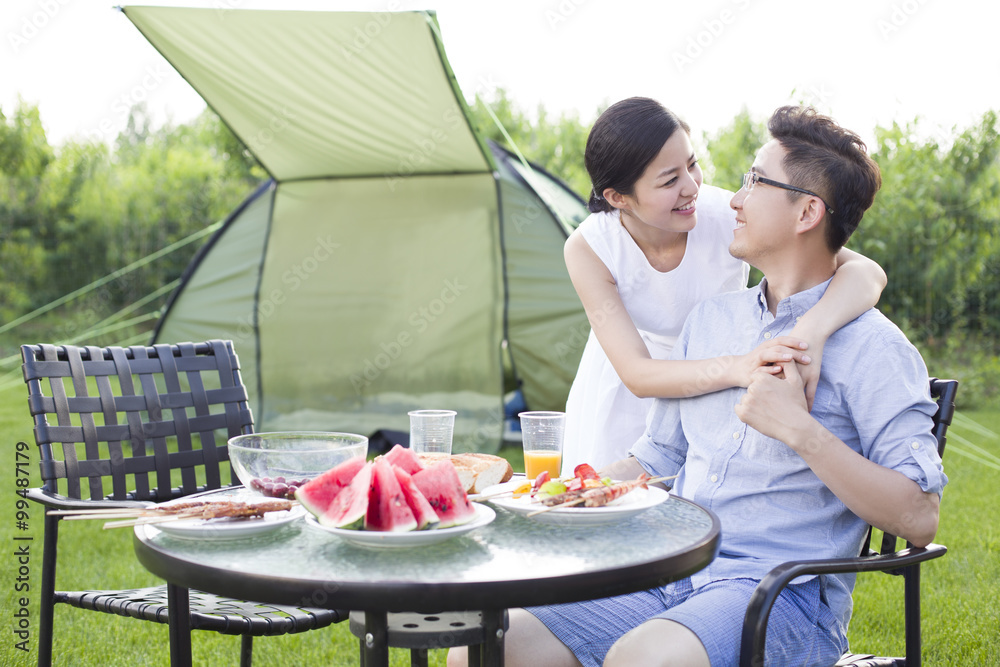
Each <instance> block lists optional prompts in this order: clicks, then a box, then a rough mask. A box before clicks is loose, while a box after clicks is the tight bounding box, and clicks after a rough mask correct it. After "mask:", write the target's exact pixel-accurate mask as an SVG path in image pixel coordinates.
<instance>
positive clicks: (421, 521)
mask: <svg viewBox="0 0 1000 667" xmlns="http://www.w3.org/2000/svg"><path fill="white" fill-rule="evenodd" d="M392 471H393V472H394V473H396V481H397V482H399V488H400V489H402V490H403V495H404V496H405V497H406V503H407V504H408V505H409V506H410V511H411V512H413V518H415V519H416V520H417V530H432V529H434V528H437V527H438V524H440V522H441V520H440V519H438V515H437V512H435V511H434V508H433V507H431V504H430V503H429V502H427V499H426V498H424V494H422V493H420V489H418V488H417V486H416V485H415V484H414V483H413V478H412V477H410V473H408V472H406V471H405V470H403V469H402V468H400V467H398V466H392Z"/></svg>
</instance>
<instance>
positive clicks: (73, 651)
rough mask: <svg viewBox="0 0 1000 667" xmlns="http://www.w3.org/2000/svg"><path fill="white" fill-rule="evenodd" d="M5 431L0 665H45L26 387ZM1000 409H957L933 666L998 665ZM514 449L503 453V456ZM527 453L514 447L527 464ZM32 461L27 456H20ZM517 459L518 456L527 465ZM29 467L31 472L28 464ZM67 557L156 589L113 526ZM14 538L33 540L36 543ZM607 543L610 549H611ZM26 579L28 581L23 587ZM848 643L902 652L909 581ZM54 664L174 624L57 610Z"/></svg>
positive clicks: (867, 605) (305, 646)
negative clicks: (26, 502)
mask: <svg viewBox="0 0 1000 667" xmlns="http://www.w3.org/2000/svg"><path fill="white" fill-rule="evenodd" d="M0 433H3V438H4V441H5V443H4V444H5V449H4V451H5V452H6V453H7V457H8V458H7V461H8V463H7V464H6V465H4V466H3V469H4V470H6V471H7V473H6V475H5V479H4V480H3V489H4V491H5V493H4V494H3V497H4V498H6V499H7V500H6V501H5V502H6V510H5V516H4V517H3V521H2V522H0V537H2V539H3V543H4V545H5V547H4V549H3V552H4V556H3V557H2V558H0V560H2V562H3V567H4V570H3V571H4V587H3V609H4V610H5V612H4V615H5V616H6V617H7V618H6V621H7V627H8V628H11V630H9V631H7V632H4V633H3V635H2V636H3V642H2V644H0V666H6V665H11V666H14V665H30V664H34V662H35V660H36V658H37V652H36V643H37V629H38V604H37V588H38V585H39V580H40V577H41V556H42V542H41V540H42V511H41V508H40V507H39V506H36V505H34V504H32V505H31V507H30V508H29V509H28V520H27V524H28V527H27V530H19V529H18V527H17V521H18V517H17V511H18V510H17V507H16V502H17V499H18V498H17V496H16V494H15V493H14V492H15V490H16V484H17V481H16V480H17V477H16V472H15V468H16V464H17V458H16V455H17V454H16V443H17V442H18V441H23V442H26V443H28V444H29V445H30V447H29V449H28V455H29V456H30V462H29V463H30V464H29V466H28V469H29V470H30V473H31V485H32V486H36V485H37V484H38V476H37V467H38V464H37V461H38V457H37V455H36V452H35V449H36V448H35V445H34V440H33V438H32V434H31V420H30V418H29V416H28V411H27V400H26V391H25V389H24V388H23V386H22V387H14V388H10V389H6V390H2V391H0ZM998 433H1000V412H986V411H979V412H969V413H964V412H960V413H959V415H958V417H957V418H956V421H955V424H954V425H953V426H952V429H951V431H950V432H949V450H948V453H947V455H946V458H945V468H946V470H947V473H948V476H949V478H950V484H949V486H948V488H947V490H946V492H945V496H944V502H943V505H942V511H941V528H940V530H939V532H938V537H937V540H936V541H937V542H939V543H941V544H945V545H947V546H948V549H949V551H948V554H947V555H946V556H945V557H943V558H941V559H938V560H935V561H931V562H930V563H928V564H925V565H924V567H923V590H922V593H923V595H922V600H923V627H924V631H923V640H924V660H925V664H928V665H998V664H1000V605H998V604H997V602H996V601H997V600H998V599H1000V559H998V557H997V554H998V553H1000V535H998V522H997V520H996V513H997V506H998V502H997V501H998V500H1000V495H998V493H997V488H998V486H1000V465H998V463H997V462H998V461H1000V436H998V435H997V434H998ZM505 453H506V452H505ZM519 454H520V452H512V455H513V456H512V458H514V459H518V458H519ZM22 460H23V459H22ZM519 465H520V461H519V460H516V461H515V466H516V467H517V466H519ZM22 469H23V466H22ZM60 533H61V540H60V546H61V552H60V558H59V568H60V578H59V585H60V587H61V588H87V587H90V586H98V585H99V586H101V587H119V586H120V587H126V586H149V585H155V584H156V583H158V581H157V579H156V578H155V577H153V576H152V575H151V574H149V573H148V572H146V571H145V570H144V569H143V568H142V566H141V565H139V563H138V562H137V561H136V560H135V558H134V556H133V552H132V544H131V533H130V532H129V531H127V530H123V531H104V530H102V529H101V527H100V525H99V522H86V521H81V522H74V523H73V524H72V525H68V524H65V523H64V524H63V528H62V530H61V531H60ZM15 537H32V538H33V540H32V541H30V542H26V541H16V540H15V539H14V538H15ZM24 544H28V545H29V546H30V550H31V560H30V563H29V564H28V566H27V567H28V568H29V570H28V572H27V576H28V581H27V583H28V584H29V585H30V586H31V589H30V591H27V592H26V593H25V592H18V591H17V590H16V586H17V584H18V581H17V579H18V577H19V570H18V568H19V563H18V561H17V558H16V557H15V556H14V552H15V549H16V548H17V546H19V545H24ZM609 546H610V545H609ZM22 583H23V582H22ZM25 595H27V598H28V601H29V607H28V608H29V610H30V614H31V617H30V622H29V627H28V631H29V632H30V637H29V639H28V640H27V642H28V643H27V646H28V647H29V648H30V650H29V651H28V652H23V651H21V650H19V649H18V648H17V643H18V642H19V641H20V639H19V638H18V637H17V636H15V635H14V634H13V630H15V629H17V627H16V626H17V619H16V618H15V617H14V616H13V615H14V613H15V612H16V611H17V610H18V609H20V607H21V604H20V598H21V597H23V596H25ZM855 600H856V605H855V615H854V620H853V622H852V624H851V632H850V637H851V644H852V648H854V650H856V651H868V652H877V653H881V654H894V655H901V654H902V653H903V618H902V581H901V580H899V579H898V578H896V577H890V576H887V575H883V574H879V573H874V574H868V575H864V576H861V577H860V578H859V583H858V587H857V590H856V594H855ZM55 628H56V641H55V647H54V653H55V662H56V664H59V665H72V666H74V667H76V666H81V667H82V666H86V665H99V666H101V667H104V666H114V665H121V666H122V667H134V666H137V665H167V664H169V660H168V647H167V628H166V626H165V625H158V624H154V623H147V622H142V621H135V620H132V619H126V618H119V617H116V616H111V615H107V614H97V613H93V612H85V611H81V610H77V609H72V608H66V607H65V605H60V606H58V607H56V615H55ZM192 643H193V652H194V662H195V664H198V665H213V666H215V665H237V664H239V638H238V637H228V636H223V635H218V634H215V633H211V632H195V633H194V635H193V641H192ZM254 653H255V655H254V664H255V665H258V666H266V665H289V664H302V663H304V662H318V663H319V664H322V665H329V666H337V665H355V664H357V653H358V647H357V640H356V639H355V638H354V636H353V635H351V633H350V632H349V631H348V629H347V624H346V623H341V624H339V625H335V626H332V627H329V628H325V629H322V630H318V631H313V632H306V633H303V634H299V635H286V636H283V637H262V638H257V639H255V650H254ZM391 664H392V665H399V666H403V665H408V664H409V657H408V653H407V652H406V651H403V650H400V649H393V650H392V651H391ZM431 664H432V665H438V666H441V665H444V652H441V651H437V652H432V653H431Z"/></svg>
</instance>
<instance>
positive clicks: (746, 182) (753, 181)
mask: <svg viewBox="0 0 1000 667" xmlns="http://www.w3.org/2000/svg"><path fill="white" fill-rule="evenodd" d="M758 183H763V184H764V185H773V186H774V187H776V188H781V189H783V190H791V191H792V192H801V193H802V194H804V195H811V196H813V197H816V198H817V199H819V200H820V201H822V202H823V206H825V207H826V212H827V213H829V214H830V215H833V209H832V208H830V206H829V205H828V204H827V203H826V202H825V201H823V198H822V197H820V196H819V195H818V194H816V193H815V192H812V191H810V190H806V189H804V188H797V187H795V186H794V185H789V184H788V183H782V182H780V181H772V180H771V179H770V178H764V177H763V176H761V175H759V174H758V173H757V172H756V171H748V172H747V173H745V174H743V189H744V190H746V191H747V192H753V186H755V185H757V184H758Z"/></svg>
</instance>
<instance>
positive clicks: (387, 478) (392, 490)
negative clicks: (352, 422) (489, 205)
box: [365, 457, 417, 532]
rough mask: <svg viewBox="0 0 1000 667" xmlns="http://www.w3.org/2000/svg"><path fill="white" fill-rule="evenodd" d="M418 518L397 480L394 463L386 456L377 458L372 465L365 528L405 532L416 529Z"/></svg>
mask: <svg viewBox="0 0 1000 667" xmlns="http://www.w3.org/2000/svg"><path fill="white" fill-rule="evenodd" d="M416 529H417V520H416V519H415V518H414V517H413V512H412V511H411V510H410V506H409V504H408V503H407V502H406V496H405V495H403V490H402V489H401V488H400V486H399V482H398V481H396V473H395V472H393V469H392V464H391V463H389V462H388V461H387V460H386V459H385V458H384V457H383V458H380V459H376V460H375V463H374V464H373V465H372V481H371V493H370V495H369V498H368V511H367V513H366V514H365V530H381V531H393V532H403V531H407V530H416Z"/></svg>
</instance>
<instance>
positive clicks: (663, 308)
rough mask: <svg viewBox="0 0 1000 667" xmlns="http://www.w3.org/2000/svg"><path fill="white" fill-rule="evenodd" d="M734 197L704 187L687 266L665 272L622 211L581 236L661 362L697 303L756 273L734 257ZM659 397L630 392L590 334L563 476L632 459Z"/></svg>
mask: <svg viewBox="0 0 1000 667" xmlns="http://www.w3.org/2000/svg"><path fill="white" fill-rule="evenodd" d="M731 198H732V193H730V192H727V191H725V190H722V189H720V188H716V187H712V186H709V185H704V186H702V188H701V191H700V193H699V195H698V221H697V224H696V225H695V227H694V229H692V230H691V231H690V232H688V238H687V247H686V249H685V251H684V257H683V259H682V260H681V263H680V265H678V266H677V268H675V269H674V270H672V271H668V272H666V273H661V272H660V271H657V270H656V269H654V268H653V267H652V266H650V265H649V262H648V261H647V260H646V256H645V255H644V254H643V253H642V250H640V249H639V246H637V245H636V244H635V241H633V240H632V237H631V235H629V233H628V231H627V230H626V229H625V228H624V227H623V226H622V225H621V222H620V221H619V219H618V214H617V212H614V213H594V214H592V215H590V216H589V217H587V219H586V220H584V221H583V222H582V223H580V226H579V228H578V230H577V232H575V233H578V234H583V237H584V239H586V241H587V243H588V244H589V245H590V247H591V248H592V249H593V250H594V252H595V253H597V256H598V257H600V259H601V261H603V262H604V264H605V266H607V267H608V270H609V271H610V272H611V275H612V277H613V278H614V280H615V284H616V285H617V287H618V294H619V295H620V296H621V300H622V303H624V305H625V310H626V311H628V314H629V315H630V316H631V318H632V322H633V323H634V324H635V326H636V328H637V329H638V330H639V334H640V336H642V339H643V341H645V343H646V347H647V348H648V349H649V354H650V356H651V357H652V358H654V359H667V358H668V357H669V356H670V351H671V350H672V349H673V346H674V342H675V341H676V340H677V336H678V334H679V333H680V331H681V326H682V325H683V324H684V319H685V318H686V317H687V315H688V313H689V312H691V309H692V308H693V307H694V306H695V304H697V303H699V302H700V301H702V300H704V299H707V298H709V297H711V296H714V295H716V294H721V293H723V292H732V291H734V290H739V289H746V286H747V279H748V277H749V271H750V270H749V267H748V266H747V265H746V263H744V262H743V261H741V260H738V259H735V258H734V257H733V256H732V255H730V254H729V244H730V243H731V242H732V240H733V229H734V228H735V227H736V214H735V212H734V211H733V210H732V209H731V208H730V207H729V200H730V199H731ZM652 402H653V399H652V398H638V397H636V396H635V394H633V393H632V392H630V391H629V390H628V389H627V388H626V387H625V385H624V384H622V381H621V380H620V379H619V378H618V374H617V373H616V372H615V369H614V368H613V367H612V366H611V362H610V361H608V357H607V355H605V353H604V350H603V349H602V348H601V344H600V343H599V342H598V340H597V337H596V336H595V335H594V332H593V331H591V332H590V337H589V338H588V339H587V344H586V347H585V348H584V350H583V356H582V358H581V359H580V366H579V369H578V370H577V373H576V378H575V379H574V380H573V385H572V387H571V388H570V392H569V397H568V399H567V401H566V437H565V441H564V445H563V468H562V474H563V475H564V476H568V475H572V473H573V468H574V467H575V466H576V465H577V464H580V463H589V464H591V465H592V466H594V468H596V469H598V470H599V469H600V468H601V467H603V466H605V465H607V464H609V463H611V462H613V461H617V460H619V459H622V458H624V457H626V456H627V455H628V450H629V449H630V448H631V447H632V445H633V444H634V443H635V441H636V440H638V439H639V437H640V436H641V435H642V434H643V431H644V430H645V427H646V414H647V413H648V412H649V408H650V407H651V406H652Z"/></svg>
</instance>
